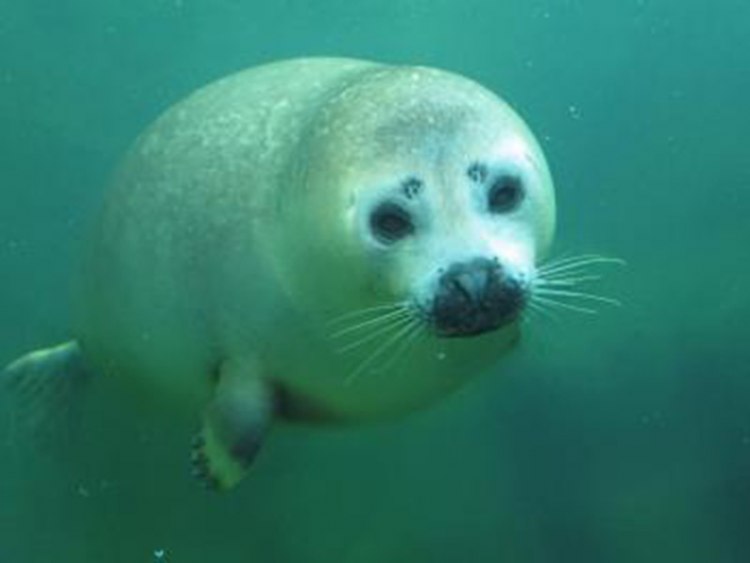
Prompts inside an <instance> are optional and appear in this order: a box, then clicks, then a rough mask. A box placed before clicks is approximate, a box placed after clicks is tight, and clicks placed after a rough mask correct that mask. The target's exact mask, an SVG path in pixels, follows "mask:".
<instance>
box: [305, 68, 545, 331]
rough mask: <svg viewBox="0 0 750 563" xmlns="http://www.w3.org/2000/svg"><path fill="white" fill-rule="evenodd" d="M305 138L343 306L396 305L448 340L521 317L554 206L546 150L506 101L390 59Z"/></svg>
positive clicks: (310, 189) (330, 108)
mask: <svg viewBox="0 0 750 563" xmlns="http://www.w3.org/2000/svg"><path fill="white" fill-rule="evenodd" d="M311 138H312V139H313V140H312V141H311V142H312V143H313V144H314V148H312V149H311V150H310V151H309V153H308V156H309V155H310V154H314V155H315V156H314V158H311V159H309V160H308V162H307V168H306V182H304V183H303V184H304V185H305V186H306V187H307V196H308V197H309V205H310V206H315V207H316V208H317V209H323V208H325V209H327V210H328V213H327V214H326V216H325V217H321V212H320V211H316V212H315V213H308V214H307V216H308V217H310V216H312V217H313V218H314V220H315V221H316V222H318V223H317V224H318V225H319V224H320V223H319V222H320V221H326V222H328V223H330V224H331V225H335V228H332V229H328V230H327V232H328V236H329V237H330V238H328V239H327V240H320V239H318V242H319V243H320V245H321V246H320V247H319V249H318V253H319V254H321V255H326V256H327V260H328V264H329V266H328V271H331V272H339V275H340V278H339V279H337V280H331V281H329V283H330V284H331V287H332V289H333V290H334V294H335V296H333V299H334V300H335V299H336V298H339V299H341V300H343V301H342V307H341V309H343V310H346V308H347V307H348V308H361V307H362V306H363V304H372V303H380V302H386V303H388V302H393V303H401V304H404V305H405V307H406V308H407V309H408V311H410V313H411V314H412V315H413V316H414V317H415V318H418V319H419V320H420V321H421V322H422V323H424V325H426V326H427V327H428V328H429V330H430V331H431V332H432V333H433V334H435V335H437V336H440V337H467V336H474V335H477V334H481V333H485V332H489V331H492V330H495V329H498V328H501V327H504V326H509V325H512V324H513V323H514V321H515V320H517V319H518V317H519V315H520V313H521V311H522V309H523V308H524V305H525V304H526V302H527V298H528V293H529V289H530V286H531V280H532V278H533V274H534V267H535V266H534V265H535V263H536V261H537V260H538V259H539V258H540V256H541V255H543V254H544V253H545V252H546V251H547V248H548V246H549V245H550V242H551V239H552V236H553V230H554V222H555V211H554V208H555V205H554V195H553V188H552V181H551V177H550V174H549V171H548V168H547V165H546V163H545V159H544V156H543V154H542V152H541V150H540V148H539V146H538V145H537V143H536V141H535V140H534V138H533V136H532V134H531V132H530V131H529V129H528V128H527V127H526V126H525V124H524V123H523V121H522V120H521V118H520V117H519V116H518V115H517V114H516V113H515V112H514V111H513V110H512V109H511V108H510V107H509V106H508V105H507V104H506V103H504V102H503V101H502V100H500V99H499V98H497V97H496V96H495V95H493V94H492V93H490V92H488V91H487V90H486V89H484V88H483V87H481V86H479V85H478V84H476V83H474V82H472V81H470V80H467V79H465V78H462V77H459V76H456V75H453V74H450V73H446V72H443V71H438V70H434V69H425V68H390V69H386V70H382V71H379V72H376V73H371V74H370V75H368V76H366V77H364V78H363V79H361V80H359V81H357V82H356V83H355V84H353V85H351V86H350V87H348V88H345V89H343V90H342V91H341V92H340V93H339V95H338V96H336V97H334V98H333V99H332V100H331V101H329V102H328V104H327V107H326V108H325V109H324V110H323V111H322V112H321V115H320V116H318V119H317V120H316V122H315V123H314V134H313V135H311ZM300 220H303V221H304V220H305V218H300ZM317 232H319V229H318V230H317ZM312 238H313V237H312V236H311V237H310V239H311V240H312ZM320 259H323V260H326V258H323V257H321V258H320ZM341 260H344V261H345V264H338V265H337V264H334V263H333V262H340V261H341ZM317 261H318V259H316V262H317ZM353 293H357V294H358V295H357V296H356V297H354V296H353ZM363 293H365V294H366V296H363V295H362V294H363ZM318 297H320V294H319V293H318ZM353 303H357V304H358V307H352V305H351V304H353Z"/></svg>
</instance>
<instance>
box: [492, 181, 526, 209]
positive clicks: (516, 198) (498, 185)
mask: <svg viewBox="0 0 750 563" xmlns="http://www.w3.org/2000/svg"><path fill="white" fill-rule="evenodd" d="M523 196H524V191H523V185H522V184H521V179H520V178H519V177H518V176H511V175H504V176H500V177H499V178H497V179H496V180H495V181H494V182H493V183H492V187H491V188H490V190H489V192H488V194H487V207H488V208H489V210H490V213H508V212H509V211H513V210H514V209H516V208H517V207H518V205H519V204H520V203H521V201H522V200H523Z"/></svg>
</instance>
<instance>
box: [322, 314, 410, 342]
mask: <svg viewBox="0 0 750 563" xmlns="http://www.w3.org/2000/svg"><path fill="white" fill-rule="evenodd" d="M408 315H409V310H408V309H406V308H401V309H397V310H396V311H391V312H388V313H385V314H382V315H380V316H378V317H375V318H374V319H368V320H366V321H362V322H361V323H357V324H354V325H352V326H349V327H346V328H342V329H341V330H338V331H336V332H334V333H333V334H332V335H331V338H341V337H342V336H345V335H347V334H350V333H352V332H357V331H360V330H363V329H365V328H367V327H370V326H373V325H379V324H382V323H384V322H386V321H388V320H392V319H394V318H400V317H404V316H408Z"/></svg>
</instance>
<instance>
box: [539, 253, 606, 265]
mask: <svg viewBox="0 0 750 563" xmlns="http://www.w3.org/2000/svg"><path fill="white" fill-rule="evenodd" d="M591 258H606V256H603V255H602V254H594V253H588V254H574V255H572V256H570V255H569V256H561V257H560V258H553V259H551V260H547V262H545V263H544V266H545V267H556V266H562V265H564V264H568V263H570V262H578V261H579V260H589V259H591Z"/></svg>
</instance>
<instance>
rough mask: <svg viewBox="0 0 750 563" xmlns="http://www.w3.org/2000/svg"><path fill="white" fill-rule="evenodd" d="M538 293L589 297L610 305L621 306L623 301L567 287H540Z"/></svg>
mask: <svg viewBox="0 0 750 563" xmlns="http://www.w3.org/2000/svg"><path fill="white" fill-rule="evenodd" d="M535 291H536V293H538V294H539V295H547V296H549V295H554V296H558V297H571V298H573V299H588V300H589V301H598V302H599V303H608V304H609V305H615V306H617V307H619V306H621V305H622V303H621V302H620V301H618V300H617V299H613V298H611V297H605V296H603V295H596V294H594V293H587V292H583V291H568V290H565V289H549V288H544V287H540V288H537V289H536V290H535Z"/></svg>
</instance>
